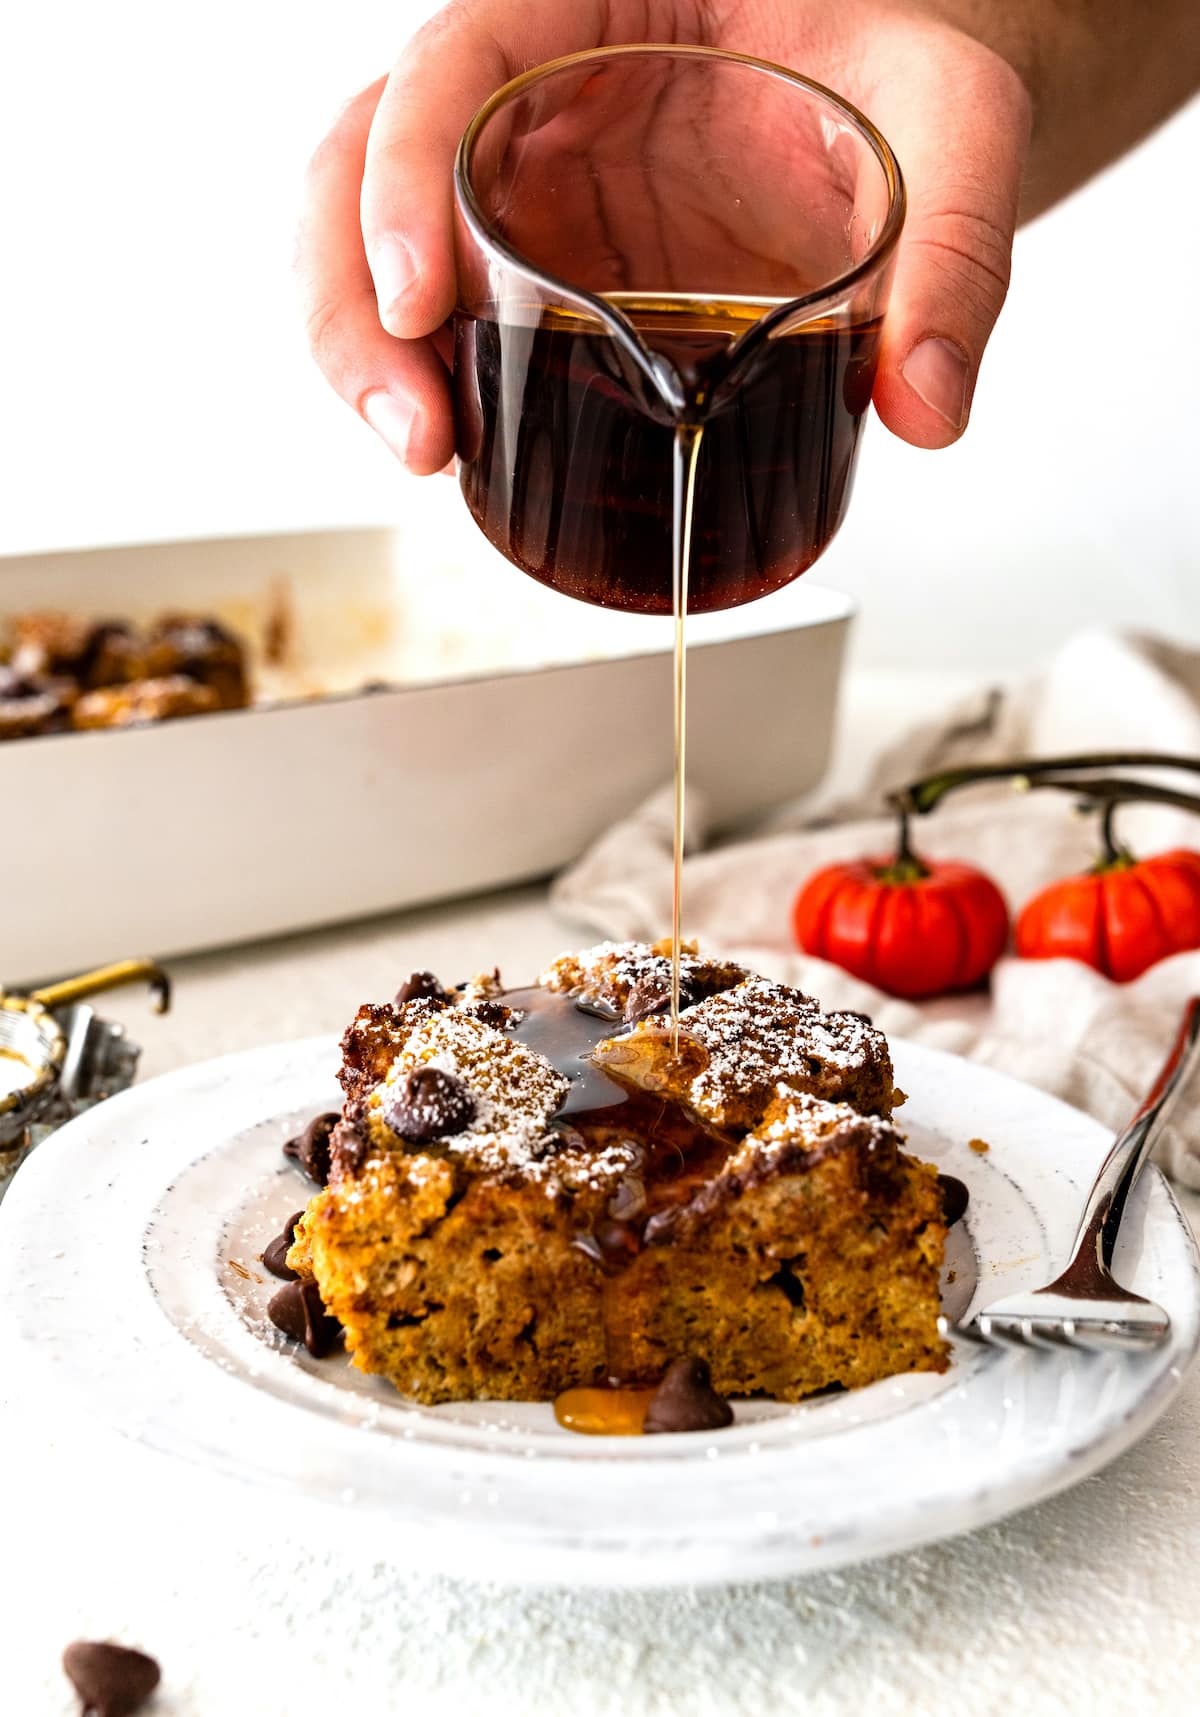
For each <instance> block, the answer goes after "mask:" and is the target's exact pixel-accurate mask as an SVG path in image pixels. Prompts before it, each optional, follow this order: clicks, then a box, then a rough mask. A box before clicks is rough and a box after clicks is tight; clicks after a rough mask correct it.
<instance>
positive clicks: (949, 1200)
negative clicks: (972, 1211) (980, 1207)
mask: <svg viewBox="0 0 1200 1717" xmlns="http://www.w3.org/2000/svg"><path fill="white" fill-rule="evenodd" d="M938 1185H939V1186H940V1187H941V1189H942V1221H943V1222H944V1223H945V1224H946V1227H947V1228H953V1227H954V1224H955V1223H956V1222H958V1221H960V1220H961V1219H962V1217H964V1216H965V1215H966V1211H967V1205H968V1204H969V1203H970V1202H971V1193H970V1189H969V1188H968V1187H967V1185H966V1183H965V1182H964V1181H961V1180H959V1179H958V1177H957V1175H952V1174H940V1175H939V1176H938Z"/></svg>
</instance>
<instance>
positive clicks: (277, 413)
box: [0, 0, 1200, 670]
mask: <svg viewBox="0 0 1200 1717" xmlns="http://www.w3.org/2000/svg"><path fill="white" fill-rule="evenodd" d="M434 9H435V8H434V7H432V6H431V5H429V4H427V3H426V0H392V3H391V4H388V5H384V4H379V3H375V0H339V3H337V4H334V5H331V4H329V3H328V0H322V3H321V4H315V3H313V0H286V3H285V0H208V3H207V4H206V5H205V6H203V7H196V8H183V7H180V6H178V5H174V4H169V3H168V4H163V3H162V0H159V3H157V4H149V3H146V0H110V3H109V4H107V5H103V6H98V5H93V4H88V5H84V4H82V3H81V0H74V3H71V4H66V5H62V4H59V5H51V4H41V5H38V6H26V7H24V8H23V9H22V12H21V14H20V21H19V23H16V24H14V21H13V17H12V15H11V14H10V18H9V22H8V24H7V26H6V30H5V44H4V52H3V56H2V58H3V64H2V65H0V162H2V163H3V167H2V169H0V172H2V175H3V191H2V206H0V216H2V224H0V243H2V244H3V247H4V252H5V257H6V260H5V265H4V269H3V275H2V280H3V285H2V287H0V291H2V294H3V315H2V316H0V402H2V403H0V486H2V489H0V493H2V503H0V552H6V551H7V552H17V551H22V550H29V549H34V548H39V547H49V546H69V545H79V544H88V543H93V542H102V541H109V542H113V541H116V542H119V541H125V540H136V539H142V540H146V539H153V538H156V537H171V536H181V535H193V534H205V533H218V532H231V531H241V530H253V529H262V530H268V529H280V528H290V527H295V526H304V525H309V524H313V525H315V524H328V523H361V522H371V523H375V522H381V521H386V520H388V519H390V518H394V517H396V516H398V515H400V514H401V513H403V514H404V516H406V517H407V518H409V519H410V520H411V519H413V518H414V517H417V518H420V519H422V520H428V524H429V530H430V540H431V544H433V543H434V542H435V541H436V533H437V531H438V528H439V522H440V521H441V520H443V519H444V517H445V514H446V510H447V509H450V508H454V507H456V506H458V505H459V504H460V503H459V502H458V498H457V495H456V492H455V489H454V487H453V485H452V484H451V483H449V482H448V481H446V480H445V479H431V480H428V481H426V482H425V483H423V484H422V483H418V482H416V481H415V480H411V479H406V478H405V477H404V476H403V475H402V474H401V473H400V471H399V470H398V468H397V467H396V466H395V465H394V463H393V462H392V461H391V460H390V458H389V457H388V455H387V454H386V453H385V452H384V451H383V449H382V448H381V447H380V446H379V445H378V444H377V443H376V442H375V440H374V438H373V437H372V435H371V434H370V432H369V431H368V430H367V429H366V428H365V427H364V426H363V425H361V424H360V423H358V422H357V421H356V420H355V419H354V418H353V417H352V416H351V414H350V413H349V412H348V411H346V409H345V408H344V407H342V406H341V405H340V404H339V403H338V402H337V401H336V400H335V399H334V398H333V396H332V395H330V394H329V393H328V392H327V391H326V389H325V386H324V384H323V382H322V381H321V380H320V378H319V377H318V376H317V374H316V372H315V371H314V370H313V368H312V367H311V365H310V362H309V360H308V358H307V355H306V352H305V349H304V345H303V341H302V339H301V336H300V332H299V327H298V320H297V316H296V311H295V304H294V298H293V292H292V286H291V279H290V251H291V234H292V228H293V221H294V213H295V207H296V200H297V193H298V185H299V179H300V175H301V172H302V169H303V165H304V162H305V160H306V158H307V155H308V154H309V152H310V150H311V148H312V146H313V145H314V143H315V142H316V140H317V139H318V137H319V136H320V134H321V133H322V131H323V129H324V128H325V126H326V124H327V123H328V120H329V118H330V117H331V115H332V114H333V112H334V111H335V110H336V108H337V107H338V105H339V104H340V102H341V100H342V99H343V98H344V97H345V96H347V95H349V94H350V93H352V92H353V91H354V90H355V89H356V88H357V87H359V86H361V85H362V84H364V83H366V82H368V81H369V80H370V79H371V78H372V77H373V76H375V75H376V74H377V73H378V71H380V70H381V69H382V68H383V67H384V66H385V65H386V64H387V62H388V61H389V60H390V59H391V58H392V57H394V55H395V54H396V52H397V51H398V49H399V48H400V46H401V44H402V43H403V41H404V39H405V38H406V36H407V34H408V33H409V32H410V31H411V30H412V29H413V28H414V27H415V26H416V25H417V24H418V23H419V22H420V21H421V20H422V18H423V17H424V16H425V15H427V14H428V13H429V12H431V11H433V10H434ZM1097 123H1103V115H1097ZM1198 160H1200V107H1197V106H1193V108H1192V109H1191V110H1190V111H1189V112H1187V113H1185V114H1184V115H1183V116H1181V117H1180V118H1178V119H1177V120H1176V121H1175V122H1174V123H1173V124H1172V125H1170V126H1168V127H1167V128H1166V129H1165V130H1164V131H1163V132H1161V133H1160V134H1159V135H1158V136H1157V137H1156V138H1154V139H1153V140H1152V141H1151V142H1150V144H1148V145H1147V146H1145V147H1143V148H1142V149H1141V150H1140V151H1138V152H1137V153H1136V154H1135V155H1134V156H1132V157H1130V158H1128V159H1127V160H1126V161H1125V162H1124V163H1122V164H1121V165H1120V166H1119V167H1118V168H1117V169H1116V170H1115V171H1112V172H1110V173H1109V174H1108V175H1106V176H1105V177H1104V178H1103V179H1101V180H1100V181H1098V182H1097V183H1095V184H1094V185H1092V186H1091V187H1089V188H1088V189H1086V190H1085V191H1084V192H1083V193H1081V194H1079V195H1078V196H1076V197H1075V198H1074V199H1072V201H1071V202H1070V203H1068V204H1066V205H1065V206H1063V207H1062V208H1060V209H1059V210H1057V211H1055V212H1053V213H1052V214H1051V215H1050V216H1049V217H1048V218H1047V219H1045V220H1043V221H1042V222H1040V223H1038V224H1037V225H1036V226H1035V227H1034V228H1032V229H1031V230H1030V231H1028V232H1027V233H1025V234H1023V235H1022V237H1021V239H1020V240H1019V244H1018V254H1017V259H1016V269H1015V276H1014V287H1013V291H1012V295H1011V298H1010V302H1009V306H1008V308H1007V310H1006V312H1005V315H1004V317H1003V319H1002V322H1001V325H1000V330H999V332H998V333H997V336H996V338H995V340H994V342H993V346H992V349H991V352H990V354H989V357H988V360H987V362H986V364H985V367H984V372H983V377H982V380H981V383H980V387H979V392H978V395H977V400H976V411H975V422H974V424H973V425H972V428H971V431H970V434H969V436H968V437H967V440H966V441H965V443H964V444H962V445H961V446H960V447H958V448H956V449H953V450H951V451H949V452H945V453H938V454H927V453H917V452H914V451H912V450H911V449H908V448H905V447H902V446H901V445H900V444H899V443H897V442H895V441H893V440H892V439H891V438H890V437H888V436H887V435H886V434H885V432H884V431H882V430H881V429H880V427H879V425H878V424H875V425H873V426H872V432H871V433H870V434H869V435H868V438H867V445H866V449H865V454H864V458H863V462H862V467H861V471H860V478H859V485H858V491H857V496H856V501H855V505H854V507H853V508H852V510H851V515H850V521H849V523H848V525H847V527H846V529H845V531H844V532H843V534H842V537H841V538H840V540H839V541H838V542H837V543H836V544H835V546H834V548H833V549H832V550H831V551H830V553H829V555H828V556H827V558H826V560H825V562H824V563H823V565H822V567H821V569H820V577H821V579H822V580H824V581H826V582H829V583H832V584H836V585H839V586H840V587H842V588H844V589H847V590H849V591H851V592H852V593H853V594H854V595H855V596H856V598H857V599H858V600H859V601H860V602H861V604H862V606H863V618H862V621H861V623H860V629H859V640H858V647H859V662H860V665H867V666H880V667H881V666H883V665H885V664H886V665H889V666H895V665H897V664H899V663H903V664H904V665H906V666H913V667H915V666H918V665H922V666H926V667H931V668H949V667H954V668H958V669H962V668H969V669H988V670H990V669H993V668H1003V667H1014V666H1019V665H1022V664H1023V663H1025V662H1026V661H1029V660H1031V659H1032V658H1033V657H1034V656H1035V655H1042V654H1044V653H1045V652H1046V650H1048V649H1049V648H1050V647H1051V646H1052V645H1053V644H1054V643H1055V642H1056V641H1058V640H1059V639H1061V638H1062V637H1064V636H1065V635H1067V634H1068V633H1069V632H1071V631H1073V630H1075V629H1076V628H1078V627H1079V626H1080V625H1082V624H1084V623H1088V622H1093V621H1109V622H1123V623H1132V624H1136V625H1140V626H1146V627H1153V628H1156V629H1158V630H1161V631H1164V632H1166V633H1168V634H1171V635H1173V636H1177V637H1186V638H1189V639H1192V640H1196V641H1200V600H1198V599H1197V596H1196V593H1195V590H1194V583H1195V575H1196V572H1197V562H1198V559H1200V548H1198V545H1200V500H1198V490H1200V471H1198V468H1197V451H1198V442H1197V436H1196V432H1195V427H1194V417H1195V412H1194V400H1195V397H1196V394H1197V384H1198V383H1200V360H1198V358H1197V339H1196V306H1197V300H1198V296H1200V240H1198V238H1197V220H1196V214H1195V208H1196V190H1195V173H1196V167H1197V161H1198ZM580 614H581V619H580V623H581V624H585V623H586V615H585V614H584V611H582V610H581V611H580Z"/></svg>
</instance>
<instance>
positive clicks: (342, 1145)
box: [329, 1121, 370, 1180]
mask: <svg viewBox="0 0 1200 1717" xmlns="http://www.w3.org/2000/svg"><path fill="white" fill-rule="evenodd" d="M369 1148H370V1147H369V1145H368V1143H367V1139H366V1135H365V1134H363V1133H360V1132H359V1130H358V1128H357V1127H356V1126H354V1124H353V1123H352V1122H350V1121H339V1122H338V1124H337V1126H336V1127H335V1128H334V1129H333V1132H332V1133H331V1134H330V1136H329V1161H330V1170H329V1172H330V1174H331V1175H334V1174H336V1177H337V1178H338V1179H339V1180H341V1179H343V1178H346V1177H348V1178H350V1179H351V1180H352V1179H353V1178H354V1176H355V1175H356V1174H357V1173H358V1171H359V1169H360V1168H361V1167H362V1166H363V1164H364V1163H365V1162H366V1160H367V1152H368V1150H369Z"/></svg>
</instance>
